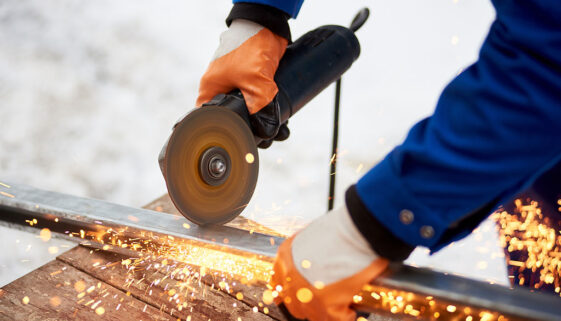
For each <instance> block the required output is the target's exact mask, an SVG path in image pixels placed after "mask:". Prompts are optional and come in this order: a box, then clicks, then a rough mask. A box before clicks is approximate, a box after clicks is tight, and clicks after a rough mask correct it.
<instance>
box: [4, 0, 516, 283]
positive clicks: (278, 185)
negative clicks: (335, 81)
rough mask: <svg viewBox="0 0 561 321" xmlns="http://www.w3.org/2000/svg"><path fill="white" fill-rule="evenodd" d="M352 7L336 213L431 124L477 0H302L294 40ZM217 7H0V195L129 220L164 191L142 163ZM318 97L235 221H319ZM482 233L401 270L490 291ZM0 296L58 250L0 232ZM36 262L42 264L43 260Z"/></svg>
mask: <svg viewBox="0 0 561 321" xmlns="http://www.w3.org/2000/svg"><path fill="white" fill-rule="evenodd" d="M363 6H368V7H369V8H370V9H371V18H370V20H369V21H368V23H367V24H366V25H365V26H364V27H363V29H361V30H360V31H359V33H358V36H359V39H360V40H361V44H362V54H361V58H360V59H359V60H358V61H357V62H356V63H355V65H354V66H353V68H351V70H350V71H349V72H348V73H347V74H345V77H344V80H343V91H342V110H341V121H340V126H341V128H340V156H339V157H340V158H339V163H338V166H339V167H338V176H337V180H338V181H337V203H338V204H341V200H342V195H343V193H344V191H345V189H346V188H347V187H348V186H349V185H350V184H352V183H354V182H355V181H356V180H357V179H358V178H359V177H360V176H361V175H363V174H364V173H365V172H366V171H367V170H368V169H369V168H371V167H372V166H373V165H374V164H375V163H376V162H377V161H378V160H380V159H381V158H382V157H383V156H384V155H385V154H386V153H387V152H388V151H390V150H391V148H392V147H393V146H395V145H396V144H399V143H400V142H401V141H402V140H403V138H404V137H405V135H406V133H407V130H408V129H409V127H411V125H413V124H414V123H415V122H416V121H418V120H420V119H421V118H423V117H426V116H428V115H430V114H431V112H432V110H433V108H434V106H435V104H436V101H437V99H438V96H439V93H440V91H441V90H442V88H443V87H444V86H445V85H446V83H447V82H449V81H450V80H451V79H452V78H453V77H454V76H455V75H456V74H458V73H459V72H460V71H461V70H462V69H463V68H465V67H466V66H467V65H469V64H470V63H472V62H473V61H475V60H476V58H477V52H478V49H479V47H480V45H481V43H482V41H483V38H484V36H485V34H486V32H487V30H488V28H489V25H490V23H491V21H492V19H493V17H494V11H493V9H492V7H491V6H490V3H489V2H488V0H469V1H468V0H431V1H416V0H398V1H366V0H360V1H358V0H347V1H344V2H343V1H340V0H306V2H305V4H304V6H303V8H302V10H301V12H300V15H299V17H298V19H297V20H294V21H292V22H291V27H292V32H293V36H294V38H297V37H298V36H299V35H301V34H303V33H304V32H306V31H307V30H310V29H312V28H314V27H317V26H319V25H322V24H342V25H348V24H349V22H350V21H351V19H352V17H353V16H354V14H355V13H356V11H357V10H359V9H360V8H361V7H363ZM230 7H231V4H230V1H229V0H205V1H194V0H192V1H179V0H160V1H155V0H120V1H109V0H96V1H84V0H2V1H0V182H2V181H10V182H14V183H21V184H27V185H32V186H35V187H38V188H42V189H47V190H53V191H58V192H64V193H68V194H74V195H79V196H86V197H92V198H98V199H104V200H108V201H112V202H117V203H121V204H125V205H130V206H136V207H139V206H142V205H144V204H146V203H148V202H149V201H151V200H153V199H155V198H157V197H159V196H160V195H162V194H163V193H165V185H164V181H163V179H162V177H161V174H160V171H159V169H158V165H157V161H156V158H157V155H158V153H159V151H160V148H161V146H162V144H163V142H164V141H165V139H166V138H167V136H168V135H169V133H170V127H171V126H172V124H173V123H174V121H175V120H176V119H177V118H179V117H180V116H181V115H183V114H184V113H185V112H187V111H188V110H190V109H191V108H192V106H193V103H194V101H195V99H196V94H197V88H198V81H199V77H200V76H201V74H202V73H203V72H204V69H205V68H206V65H207V64H208V61H209V59H210V57H211V56H212V54H213V52H214V50H215V48H216V45H217V41H218V36H219V34H220V32H222V31H223V30H224V29H225V25H224V18H225V17H226V16H227V14H228V12H229V10H230ZM333 91H334V90H333V88H329V89H328V90H326V91H325V92H324V93H323V94H321V95H320V96H318V97H317V98H316V99H315V100H314V101H312V102H311V103H310V104H309V105H308V106H307V107H306V108H305V109H303V110H302V111H301V112H300V113H299V114H298V115H297V116H296V117H294V118H293V119H291V121H290V127H291V130H292V137H291V139H289V140H288V141H287V142H284V143H281V144H275V145H273V147H272V148H270V149H269V150H266V151H262V152H260V157H261V172H260V177H259V183H258V186H257V189H256V193H255V195H254V197H253V200H252V202H251V203H250V206H249V207H248V209H247V210H246V211H245V212H244V215H245V216H247V217H250V218H252V219H255V220H257V221H259V222H262V223H263V224H266V225H269V226H272V227H278V226H280V225H286V224H289V226H292V227H297V226H302V224H305V223H306V222H308V221H310V220H311V219H313V218H314V217H317V216H319V215H322V214H323V213H324V212H325V210H326V205H327V191H328V172H329V160H330V150H331V147H330V144H331V122H332V108H333V107H332V106H333ZM0 197H2V196H0ZM496 242H497V236H496V231H495V227H494V225H493V223H491V222H486V223H484V224H483V225H482V227H480V228H479V229H478V231H477V232H476V233H474V234H473V235H472V236H471V237H470V238H468V239H466V240H464V241H462V242H458V243H456V244H453V245H452V246H450V247H448V248H446V249H445V250H443V251H441V252H440V253H438V254H437V255H434V256H431V257H429V256H428V255H427V254H426V251H425V250H423V249H419V250H418V251H416V252H415V253H414V254H413V256H412V257H411V258H410V260H409V263H411V264H417V265H426V266H431V267H434V268H437V269H440V270H446V271H451V272H454V273H459V274H463V275H468V276H470V277H475V278H479V279H483V280H495V281H497V282H499V283H503V284H504V283H506V272H505V265H504V262H503V258H502V257H501V256H502V251H501V249H499V248H498V247H497V245H496ZM0 244H2V246H3V251H1V253H0V286H1V285H3V284H5V283H8V282H10V281H11V280H13V279H15V278H17V277H19V276H22V275H23V274H25V273H27V272H29V271H30V270H32V269H34V268H36V267H38V266H40V265H41V264H44V263H45V262H46V261H48V260H50V259H52V258H53V257H54V256H56V253H49V250H48V249H49V248H53V247H57V248H58V249H59V253H60V251H63V250H64V249H65V248H67V247H69V246H71V243H67V242H62V241H56V240H51V241H50V242H47V243H44V242H41V241H40V240H39V238H38V236H37V235H32V234H26V233H22V232H17V231H13V230H9V229H6V228H0ZM51 252H54V251H53V250H51Z"/></svg>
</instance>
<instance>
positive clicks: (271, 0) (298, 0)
mask: <svg viewBox="0 0 561 321" xmlns="http://www.w3.org/2000/svg"><path fill="white" fill-rule="evenodd" d="M233 2H234V4H236V3H256V4H262V5H267V6H271V7H274V8H277V9H279V10H282V11H284V12H285V13H287V14H288V15H290V17H292V18H296V17H297V16H298V12H299V11H300V7H302V3H304V0H233Z"/></svg>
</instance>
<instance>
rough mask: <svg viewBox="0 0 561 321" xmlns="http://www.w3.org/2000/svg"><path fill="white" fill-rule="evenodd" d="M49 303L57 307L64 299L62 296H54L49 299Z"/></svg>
mask: <svg viewBox="0 0 561 321" xmlns="http://www.w3.org/2000/svg"><path fill="white" fill-rule="evenodd" d="M49 303H50V304H51V305H52V306H53V307H55V308H56V307H58V306H59V305H60V304H61V303H62V300H61V299H60V297H58V296H54V297H52V298H50V299H49Z"/></svg>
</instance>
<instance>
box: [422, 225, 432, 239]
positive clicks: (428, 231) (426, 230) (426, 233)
mask: <svg viewBox="0 0 561 321" xmlns="http://www.w3.org/2000/svg"><path fill="white" fill-rule="evenodd" d="M433 236H434V229H433V228H432V226H428V225H423V226H422V227H421V237H423V238H425V239H430V238H431V237H433Z"/></svg>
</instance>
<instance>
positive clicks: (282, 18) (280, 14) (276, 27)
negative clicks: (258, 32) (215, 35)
mask: <svg viewBox="0 0 561 321" xmlns="http://www.w3.org/2000/svg"><path fill="white" fill-rule="evenodd" d="M289 18H290V16H289V15H288V14H287V13H286V12H284V11H282V10H279V9H277V8H274V7H271V6H267V5H264V4H257V3H245V2H240V3H236V4H234V7H232V10H231V11H230V14H229V15H228V18H226V25H227V26H228V27H229V26H230V24H231V23H232V21H234V20H235V19H246V20H249V21H252V22H255V23H258V24H260V25H262V26H263V27H265V28H267V29H269V30H271V31H272V32H273V33H275V34H277V35H279V36H281V37H283V38H285V39H287V40H288V42H289V43H290V42H292V38H291V35H290V27H289V25H288V19H289Z"/></svg>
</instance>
